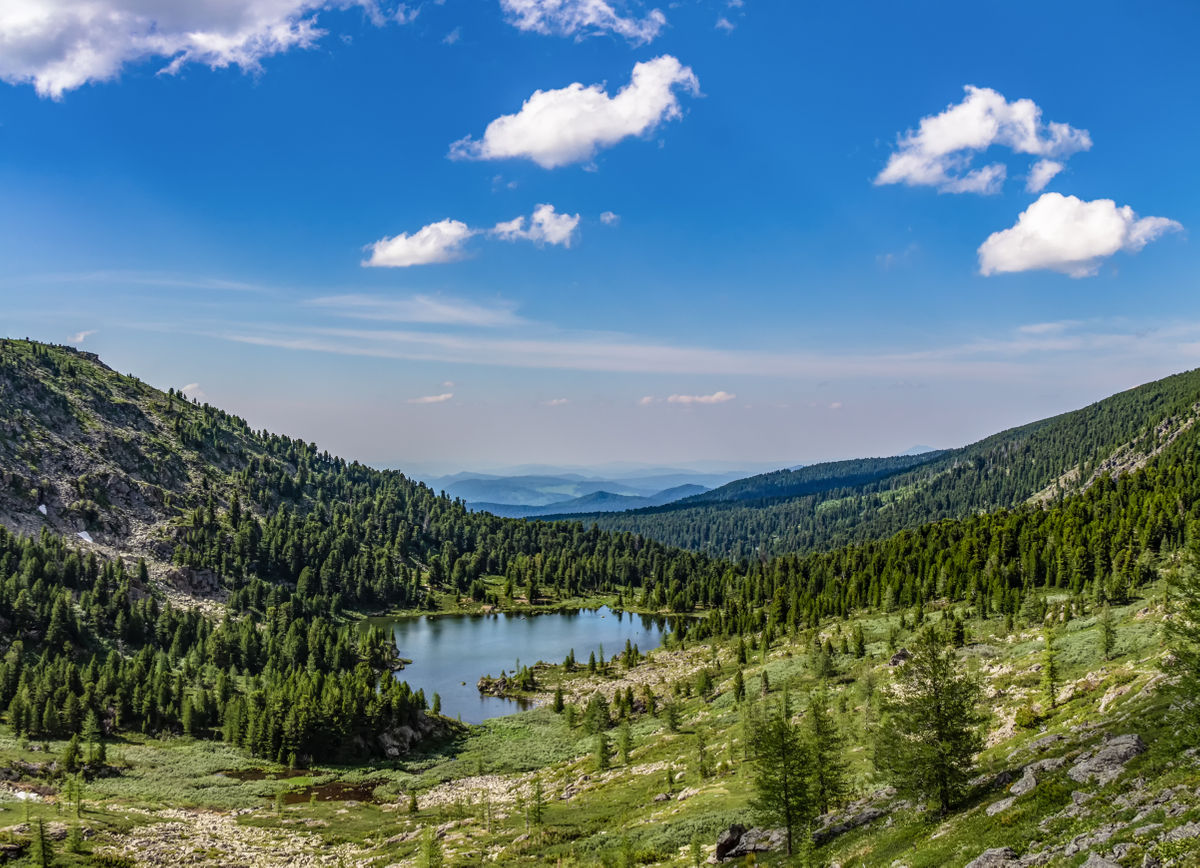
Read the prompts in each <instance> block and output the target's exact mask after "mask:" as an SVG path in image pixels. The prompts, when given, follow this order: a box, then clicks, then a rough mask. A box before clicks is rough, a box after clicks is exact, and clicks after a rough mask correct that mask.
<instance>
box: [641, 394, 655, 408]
mask: <svg viewBox="0 0 1200 868" xmlns="http://www.w3.org/2000/svg"><path fill="white" fill-rule="evenodd" d="M657 400H658V399H657V398H655V397H654V396H653V395H645V396H643V397H641V398H638V406H639V407H649V406H650V405H651V404H653V403H654V402H655V401H657Z"/></svg>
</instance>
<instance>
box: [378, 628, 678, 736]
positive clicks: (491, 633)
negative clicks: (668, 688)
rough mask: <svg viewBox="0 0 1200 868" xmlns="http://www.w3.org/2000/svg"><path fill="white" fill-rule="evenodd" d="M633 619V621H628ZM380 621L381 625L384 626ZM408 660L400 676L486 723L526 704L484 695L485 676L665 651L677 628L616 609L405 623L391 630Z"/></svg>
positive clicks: (456, 712) (452, 709)
mask: <svg viewBox="0 0 1200 868" xmlns="http://www.w3.org/2000/svg"><path fill="white" fill-rule="evenodd" d="M626 615H628V617H626ZM376 623H378V622H376ZM383 626H384V629H385V630H390V632H391V634H392V638H393V639H394V641H395V643H396V648H397V650H398V652H399V654H400V656H401V657H403V658H406V659H409V660H412V661H413V662H412V663H411V664H410V665H408V666H406V667H405V669H404V670H403V671H402V672H397V673H396V677H397V678H399V679H401V680H403V681H407V682H408V683H409V684H410V685H411V686H412V688H413V690H418V689H423V690H424V691H425V696H426V697H427V698H428V699H429V700H430V702H432V700H433V694H434V693H435V692H436V693H438V694H440V696H441V698H442V713H443V714H445V715H446V716H448V717H461V718H462V720H463V721H464V722H465V723H480V722H482V721H484V720H486V719H488V718H491V717H500V716H502V715H505V714H512V713H513V712H514V711H518V710H520V709H522V708H524V707H526V704H524V703H522V702H517V701H513V700H510V699H503V698H500V697H496V696H481V695H480V694H479V691H478V689H477V688H476V683H477V682H478V681H479V678H480V676H483V675H492V676H499V675H500V674H501V672H506V673H508V674H510V675H511V674H513V673H514V672H515V671H516V670H517V669H518V668H519V667H521V666H532V665H533V664H534V663H537V662H539V661H543V662H547V663H561V662H562V661H563V660H564V659H565V658H566V656H567V654H568V653H570V652H571V651H572V650H574V652H575V658H576V660H577V661H578V662H580V663H586V662H587V660H588V656H589V655H590V654H592V653H595V654H596V656H597V657H600V656H601V655H602V654H603V656H604V657H605V659H609V658H611V657H612V656H614V655H617V654H620V653H621V652H622V651H623V650H624V648H625V642H626V641H627V640H628V641H629V642H630V643H631V644H633V645H636V646H637V647H638V649H639V650H640V651H642V652H646V651H649V650H651V649H653V648H657V647H658V646H659V645H660V644H661V643H662V638H663V635H664V634H665V633H666V632H667V631H668V629H669V626H668V624H667V622H666V620H665V619H663V618H660V617H656V616H652V615H635V614H633V613H625V612H614V611H613V610H611V609H609V608H608V607H602V608H600V609H579V610H573V611H565V612H548V613H544V614H535V615H523V614H504V613H494V614H490V615H442V616H436V617H435V616H425V617H419V618H402V619H398V620H395V621H390V622H386V623H384V624H383Z"/></svg>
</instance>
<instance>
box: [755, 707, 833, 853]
mask: <svg viewBox="0 0 1200 868" xmlns="http://www.w3.org/2000/svg"><path fill="white" fill-rule="evenodd" d="M753 752H754V799H753V801H752V803H751V804H752V806H753V809H754V811H755V813H756V814H757V816H759V817H760V818H761V819H762V821H763V822H764V823H768V824H771V825H775V826H782V827H783V828H784V829H786V830H787V852H788V855H789V856H790V855H791V854H792V851H793V849H794V837H795V834H796V832H797V830H801V829H806V828H807V826H808V824H809V823H810V822H811V821H812V820H813V818H815V817H816V815H817V800H816V798H814V794H813V792H812V774H813V756H812V753H811V751H810V750H809V746H808V745H807V744H805V740H804V736H803V734H802V733H801V731H800V727H798V726H797V725H796V724H795V723H794V722H793V721H792V709H791V704H790V702H789V700H788V695H787V693H786V692H784V693H782V694H781V695H780V697H779V699H778V700H777V701H776V702H774V703H772V704H771V705H770V706H769V707H768V708H766V709H765V710H763V712H762V713H761V716H760V717H759V719H758V720H757V721H756V725H755V727H754V735H753Z"/></svg>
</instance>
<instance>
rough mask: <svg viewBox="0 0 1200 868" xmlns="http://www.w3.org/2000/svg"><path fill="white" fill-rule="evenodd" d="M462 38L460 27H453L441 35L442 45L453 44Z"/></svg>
mask: <svg viewBox="0 0 1200 868" xmlns="http://www.w3.org/2000/svg"><path fill="white" fill-rule="evenodd" d="M460 39H462V28H461V27H455V28H454V29H453V30H451V31H450V32H449V33H447V34H446V35H445V36H443V37H442V44H443V45H454V44H455V43H457V42H458V40H460Z"/></svg>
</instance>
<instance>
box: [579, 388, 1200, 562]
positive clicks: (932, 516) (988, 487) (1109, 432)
mask: <svg viewBox="0 0 1200 868" xmlns="http://www.w3.org/2000/svg"><path fill="white" fill-rule="evenodd" d="M1198 412H1200V371H1189V372H1186V373H1182V374H1176V375H1174V376H1171V377H1167V378H1165V379H1163V380H1158V381H1156V382H1153V383H1148V384H1146V385H1143V386H1139V387H1137V388H1134V389H1130V390H1128V391H1125V392H1121V393H1119V394H1117V395H1114V396H1112V397H1110V398H1106V399H1104V400H1102V401H1097V402H1096V403H1094V404H1091V405H1089V406H1087V407H1084V408H1083V409H1080V410H1076V411H1073V412H1069V413H1064V414H1061V415H1059V416H1054V417H1052V418H1049V419H1043V420H1040V421H1037V422H1033V423H1030V424H1028V425H1022V426H1020V427H1017V428H1012V429H1010V430H1008V431H1003V432H1000V433H998V434H995V435H993V436H991V437H987V438H985V439H983V440H980V441H979V442H977V443H973V444H971V445H969V446H964V447H962V448H959V449H951V450H946V451H943V452H936V453H925V454H922V455H916V456H899V457H896V458H888V459H863V460H861V461H848V462H834V463H831V464H821V465H812V466H809V467H803V468H800V469H798V470H795V471H779V472H776V473H769V474H763V475H760V476H754V477H750V478H748V479H744V480H739V481H737V482H734V483H730V484H729V485H726V486H722V487H721V488H717V489H714V490H713V491H711V492H708V493H706V494H703V495H699V496H698V497H695V498H690V499H689V500H686V501H681V502H678V503H673V504H669V505H667V506H665V507H658V508H654V509H643V510H638V511H635V512H629V513H615V514H595V515H584V516H577V518H578V519H580V520H582V521H585V522H589V523H590V522H595V523H596V524H598V525H599V526H600V527H601V528H603V529H606V530H623V531H632V532H636V533H640V534H645V535H646V536H648V537H651V538H653V539H656V540H659V541H660V542H664V543H667V544H670V545H678V546H683V547H686V548H691V549H696V550H701V551H705V552H710V553H713V554H720V555H728V556H733V557H738V558H743V557H759V556H762V555H769V554H776V553H781V552H794V551H808V550H814V549H825V548H830V547H833V546H836V545H839V544H842V543H845V542H851V541H855V540H866V539H878V538H881V537H884V536H887V535H888V534H891V533H894V532H896V531H898V530H902V529H904V528H910V527H916V526H918V525H920V524H922V523H924V522H930V521H937V520H940V519H943V518H954V517H959V516H966V515H970V514H972V513H976V512H981V511H988V510H994V509H1000V508H1006V507H1012V506H1016V505H1017V504H1020V503H1024V502H1025V501H1027V500H1029V499H1031V498H1035V497H1037V498H1040V499H1042V500H1045V499H1046V498H1054V497H1057V496H1060V495H1062V494H1066V493H1069V492H1071V491H1074V490H1078V489H1080V488H1083V487H1086V486H1087V485H1088V484H1090V482H1091V481H1094V480H1095V479H1096V478H1098V476H1099V474H1101V473H1103V472H1115V473H1119V472H1122V471H1123V470H1128V469H1131V468H1135V467H1137V466H1140V465H1141V464H1142V463H1144V462H1145V460H1146V458H1147V456H1150V455H1152V454H1154V453H1155V452H1156V451H1157V450H1159V449H1161V448H1162V447H1163V446H1164V445H1165V444H1168V443H1169V442H1171V441H1172V439H1173V438H1174V437H1176V436H1178V434H1179V433H1180V432H1181V431H1184V430H1187V429H1190V427H1191V426H1192V424H1193V423H1194V422H1195V420H1196V418H1197V413H1198ZM905 462H911V463H909V464H907V466H906V464H905Z"/></svg>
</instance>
